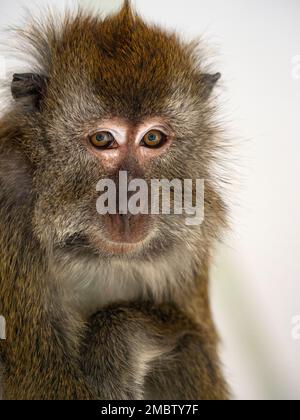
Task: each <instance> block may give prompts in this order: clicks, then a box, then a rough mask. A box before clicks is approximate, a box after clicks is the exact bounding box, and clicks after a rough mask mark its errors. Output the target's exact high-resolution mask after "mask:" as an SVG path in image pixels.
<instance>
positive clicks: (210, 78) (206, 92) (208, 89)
mask: <svg viewBox="0 0 300 420" xmlns="http://www.w3.org/2000/svg"><path fill="white" fill-rule="evenodd" d="M221 77H222V75H221V73H215V74H202V75H201V78H200V84H201V90H202V94H203V96H204V98H205V99H208V98H209V97H210V95H211V93H212V91H213V88H214V87H215V85H216V84H217V82H218V81H219V80H220V79H221Z"/></svg>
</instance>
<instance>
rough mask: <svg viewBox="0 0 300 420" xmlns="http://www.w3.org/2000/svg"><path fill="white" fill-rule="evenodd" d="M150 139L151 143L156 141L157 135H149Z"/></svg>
mask: <svg viewBox="0 0 300 420" xmlns="http://www.w3.org/2000/svg"><path fill="white" fill-rule="evenodd" d="M148 139H149V141H156V135H155V134H149V136H148Z"/></svg>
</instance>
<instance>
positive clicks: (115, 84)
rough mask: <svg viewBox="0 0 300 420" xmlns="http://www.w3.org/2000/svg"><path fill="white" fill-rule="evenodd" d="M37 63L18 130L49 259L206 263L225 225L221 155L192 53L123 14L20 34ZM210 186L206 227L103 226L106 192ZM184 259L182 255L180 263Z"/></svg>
mask: <svg viewBox="0 0 300 420" xmlns="http://www.w3.org/2000/svg"><path fill="white" fill-rule="evenodd" d="M23 38H24V39H25V40H26V41H27V42H28V43H29V46H30V51H31V52H32V54H33V55H34V58H35V60H36V67H35V69H34V70H33V71H32V72H31V73H25V74H16V75H15V76H14V79H13V82H12V94H13V97H14V99H15V104H14V109H15V114H14V115H15V124H16V125H17V127H18V133H19V137H18V139H17V142H18V144H17V147H18V148H19V150H21V153H22V155H23V156H24V159H25V157H26V162H27V163H26V164H27V165H28V168H29V169H28V172H29V173H30V174H31V182H32V191H34V194H33V196H32V206H33V220H32V221H30V222H32V225H33V231H34V233H35V235H36V237H37V238H38V239H39V241H40V242H41V244H42V246H43V247H44V248H45V250H46V251H47V252H49V254H51V253H52V254H53V253H55V252H60V253H61V254H60V255H68V258H71V257H70V256H71V255H72V256H74V258H75V256H78V255H81V256H82V255H86V257H87V258H89V261H90V259H91V258H93V260H94V261H95V260H97V261H102V262H103V261H106V262H107V261H110V262H112V261H113V260H115V261H116V263H117V262H119V263H120V261H125V260H126V261H128V260H131V261H136V264H139V261H141V260H142V261H149V263H151V264H155V261H156V259H158V258H163V256H164V255H166V254H170V253H172V252H175V251H174V250H177V251H176V252H177V254H176V258H175V260H176V264H177V266H178V264H179V265H180V264H183V260H182V258H183V259H184V258H187V256H189V258H192V257H191V256H193V258H196V256H199V255H200V256H201V253H204V252H206V251H207V249H208V248H209V246H210V242H211V241H212V240H213V239H214V238H215V237H216V236H217V235H218V233H219V229H220V226H221V225H222V224H223V222H224V205H223V203H222V200H221V199H220V197H219V195H218V193H217V191H216V188H215V184H216V183H215V179H214V178H213V172H212V168H213V165H214V162H215V160H216V157H217V156H218V153H219V149H220V147H221V145H220V140H219V135H218V130H217V126H216V124H215V122H214V109H215V105H214V104H213V103H212V100H211V92H212V90H213V88H214V86H215V84H216V82H217V81H218V79H219V77H220V75H219V74H208V73H207V72H206V71H204V70H203V68H202V65H201V60H200V59H199V57H198V55H197V51H195V46H194V44H186V43H184V42H182V41H181V40H180V39H179V38H178V36H177V35H176V34H173V33H168V32H166V31H163V30H161V29H159V28H158V27H156V26H150V25H148V24H147V23H145V22H144V21H143V20H142V19H141V18H140V17H139V16H138V15H137V14H136V13H135V12H134V11H133V10H132V9H131V7H130V6H129V5H128V2H125V5H124V6H123V8H122V10H121V11H120V12H119V13H117V14H115V15H112V16H109V17H107V18H105V19H104V20H102V19H100V18H99V17H96V16H90V15H86V14H84V13H83V12H79V13H78V14H76V15H73V16H71V15H70V16H68V17H66V18H65V19H64V20H63V21H62V22H61V23H60V24H59V25H55V22H53V21H49V22H48V23H46V24H43V25H41V24H33V25H32V26H30V27H29V29H27V30H26V31H24V33H23ZM120 171H126V172H127V174H128V178H129V179H135V178H138V179H143V180H145V181H146V182H147V183H149V182H150V180H151V179H168V180H172V179H179V180H184V179H205V180H207V183H206V191H205V221H204V223H203V224H202V225H201V226H196V227H195V226H193V227H190V226H187V225H186V223H185V219H184V217H183V216H182V215H174V214H172V215H162V214H159V215H123V214H120V212H118V211H117V212H116V213H117V214H113V215H99V214H98V212H97V210H96V201H97V198H98V197H99V193H97V191H96V186H97V183H98V182H99V180H101V179H104V178H109V179H112V180H115V181H116V185H117V188H118V174H119V173H120ZM174 255H175V254H174Z"/></svg>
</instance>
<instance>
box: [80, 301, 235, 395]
mask: <svg viewBox="0 0 300 420" xmlns="http://www.w3.org/2000/svg"><path fill="white" fill-rule="evenodd" d="M82 363H83V370H84V371H85V372H86V374H87V375H88V377H89V378H90V380H91V381H92V384H93V387H96V388H98V389H99V397H100V398H101V399H171V400H175V399H183V400H189V399H192V400H201V399H227V398H228V397H229V394H228V392H227V385H226V384H225V381H224V380H223V377H222V375H221V373H220V369H219V361H218V357H217V351H216V343H215V342H214V340H213V339H212V338H211V335H210V334H209V332H208V330H207V331H206V329H205V328H204V327H202V326H200V325H195V324H194V323H193V322H191V321H190V320H189V319H188V318H187V317H186V316H185V315H184V314H182V313H181V312H180V311H179V310H178V309H177V308H176V307H175V306H172V305H161V306H157V305H156V306H154V305H153V304H140V305H131V306H124V307H120V308H110V309H107V310H105V311H102V312H100V313H98V314H97V315H95V316H94V317H93V318H92V319H91V320H90V330H89V333H88V335H87V337H86V339H85V342H84V346H83V349H82Z"/></svg>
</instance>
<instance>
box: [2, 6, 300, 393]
mask: <svg viewBox="0 0 300 420" xmlns="http://www.w3.org/2000/svg"><path fill="white" fill-rule="evenodd" d="M65 3H66V2H64V1H61V0H56V1H54V0H52V1H50V0H48V1H44V0H43V1H41V0H40V1H39V2H38V3H36V4H38V5H39V6H40V5H43V4H48V5H56V6H58V7H59V8H62V6H63V5H64V4H65ZM68 3H69V4H71V5H74V4H75V1H69V2H68ZM80 3H81V4H85V5H87V4H89V5H92V4H93V3H94V4H97V5H98V6H100V7H102V9H103V11H105V12H106V11H108V10H111V9H113V8H115V7H117V6H118V5H120V3H121V1H116V0H115V1H113V0H102V1H101V0H97V1H94V2H93V1H85V0H82V1H80ZM135 4H136V6H137V8H138V10H139V11H140V12H141V13H142V14H143V15H144V16H145V17H147V19H149V20H150V21H154V22H158V23H161V24H163V25H164V26H165V27H168V28H174V29H176V30H177V31H178V32H179V33H181V34H183V35H184V36H185V37H186V38H188V39H190V38H193V37H198V36H199V35H203V38H204V39H205V41H206V45H208V46H209V50H210V51H211V52H212V53H213V56H214V60H215V63H216V70H219V71H221V72H222V74H223V90H222V93H221V98H220V103H221V104H223V108H222V109H223V110H224V115H225V116H226V120H227V125H228V122H229V126H230V136H231V137H232V139H233V140H234V142H235V144H236V147H235V150H236V151H235V158H234V166H235V168H236V171H235V172H236V174H235V176H234V179H233V187H232V189H233V195H232V197H233V198H232V203H233V206H232V207H233V209H232V221H233V233H232V235H230V237H228V239H227V240H226V244H225V245H224V246H222V247H220V253H219V257H218V258H217V259H216V263H215V268H214V273H213V285H212V286H213V287H212V291H213V306H214V311H215V316H216V320H217V323H218V327H219V330H220V333H221V336H222V342H223V346H222V349H223V350H222V351H223V361H224V364H225V367H226V372H227V375H228V377H229V380H230V383H231V385H232V388H233V390H234V394H235V396H236V398H239V399H242V398H243V399H254V398H255V399H279V398H280V399H287V398H298V399H299V398H300V340H298V341H297V340H295V339H293V338H292V318H293V317H294V316H296V315H300V251H299V245H300V240H299V238H300V221H299V214H300V198H299V185H298V183H299V180H300V158H299V154H300V135H299V134H300V69H299V67H300V66H299V67H297V66H296V65H295V64H293V60H297V56H300V2H299V0H264V1H259V0H251V1H250V0H226V1H224V0H186V1H181V0H163V1H162V0H151V1H150V0H136V1H135ZM21 5H25V6H26V7H30V8H33V9H34V7H35V6H34V3H33V2H32V3H29V2H25V1H17V0H10V1H9V2H7V1H6V0H5V1H4V0H0V29H1V30H2V29H4V28H5V27H7V26H9V25H10V24H13V23H16V22H18V21H19V20H20V17H22V16H24V13H23V12H22V9H21V7H20V6H21ZM4 39H5V35H4V34H3V33H2V34H1V40H4ZM295 57H296V58H295ZM2 58H3V57H2ZM4 58H6V57H4ZM298 63H300V58H299V60H298ZM1 72H2V73H3V67H2V68H1V60H0V77H1Z"/></svg>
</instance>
